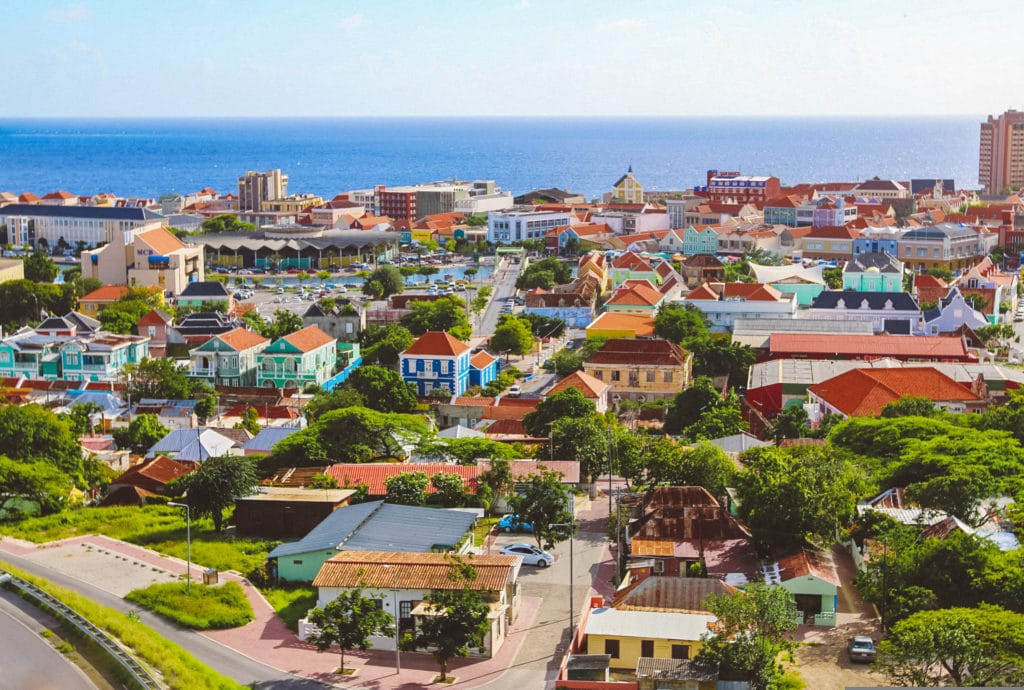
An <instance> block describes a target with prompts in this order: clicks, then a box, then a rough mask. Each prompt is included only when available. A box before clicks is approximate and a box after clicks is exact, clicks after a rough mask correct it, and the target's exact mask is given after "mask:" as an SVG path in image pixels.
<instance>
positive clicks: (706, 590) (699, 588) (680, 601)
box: [612, 575, 739, 613]
mask: <svg viewBox="0 0 1024 690" xmlns="http://www.w3.org/2000/svg"><path fill="white" fill-rule="evenodd" d="M737 592H739V590H738V589H737V588H736V587H733V586H732V585H729V584H726V583H725V582H722V581H721V580H719V579H717V578H713V577H666V576H659V575H652V576H650V577H645V578H643V579H642V580H640V581H639V582H634V583H631V584H630V585H628V586H627V587H625V588H624V589H620V590H619V591H618V592H617V593H616V595H615V599H614V601H613V602H612V608H614V609H619V610H620V611H666V612H676V613H706V612H707V609H706V608H705V607H704V600H705V599H707V598H708V597H709V596H711V595H712V594H735V593H737Z"/></svg>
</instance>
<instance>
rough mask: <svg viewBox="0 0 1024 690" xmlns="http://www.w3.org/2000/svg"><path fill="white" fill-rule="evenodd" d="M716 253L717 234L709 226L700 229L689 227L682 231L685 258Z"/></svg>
mask: <svg viewBox="0 0 1024 690" xmlns="http://www.w3.org/2000/svg"><path fill="white" fill-rule="evenodd" d="M717 253H718V233H717V232H715V230H714V228H712V227H711V226H710V225H705V226H703V227H701V228H695V227H694V226H692V225H689V226H687V228H686V230H684V231H683V254H685V255H686V256H695V255H697V254H717Z"/></svg>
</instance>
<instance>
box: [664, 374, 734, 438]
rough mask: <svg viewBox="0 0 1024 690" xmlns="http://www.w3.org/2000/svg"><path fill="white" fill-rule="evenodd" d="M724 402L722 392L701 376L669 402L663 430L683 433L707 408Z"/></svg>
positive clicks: (709, 380) (718, 405)
mask: <svg viewBox="0 0 1024 690" xmlns="http://www.w3.org/2000/svg"><path fill="white" fill-rule="evenodd" d="M723 404H724V402H723V400H722V392H721V391H720V390H718V389H717V388H715V384H714V383H712V381H711V379H710V378H708V377H706V376H699V377H697V378H696V379H694V381H693V385H691V386H690V387H689V388H687V389H685V390H682V391H680V392H679V393H677V394H676V397H675V398H673V399H672V402H670V403H669V406H668V412H667V413H666V414H665V424H664V426H663V430H664V431H665V433H666V434H681V433H683V431H684V430H685V429H686V428H687V427H689V426H690V425H692V424H694V423H695V422H696V421H697V420H698V419H700V416H701V414H703V413H704V411H705V410H710V409H713V408H715V407H720V406H722V405H723Z"/></svg>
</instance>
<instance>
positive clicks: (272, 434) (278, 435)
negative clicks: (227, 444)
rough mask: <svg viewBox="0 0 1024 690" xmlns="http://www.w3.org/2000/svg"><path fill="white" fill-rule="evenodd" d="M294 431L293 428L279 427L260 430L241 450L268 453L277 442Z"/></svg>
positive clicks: (295, 429)
mask: <svg viewBox="0 0 1024 690" xmlns="http://www.w3.org/2000/svg"><path fill="white" fill-rule="evenodd" d="M296 431H298V429H297V428H295V427H280V426H269V427H266V428H264V429H260V432H259V433H258V434H256V435H255V436H253V437H252V438H251V439H249V440H248V441H246V443H245V445H244V446H242V450H247V451H255V452H267V453H269V452H270V451H271V450H273V448H274V446H276V445H277V444H278V442H280V441H282V440H283V439H286V438H288V437H289V436H291V435H292V434H294V433H295V432H296Z"/></svg>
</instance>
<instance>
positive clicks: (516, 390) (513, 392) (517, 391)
mask: <svg viewBox="0 0 1024 690" xmlns="http://www.w3.org/2000/svg"><path fill="white" fill-rule="evenodd" d="M508 394H509V396H510V397H513V398H518V397H519V396H520V395H522V394H523V387H522V386H520V385H519V384H518V383H517V384H516V385H514V386H511V387H509V389H508Z"/></svg>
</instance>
